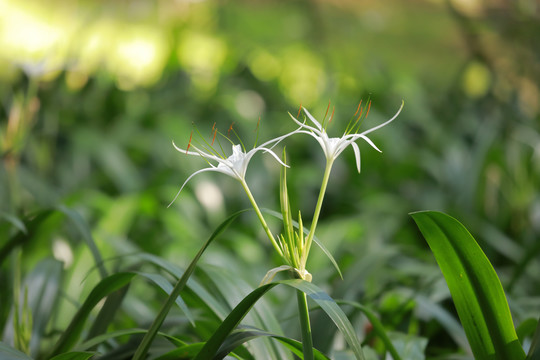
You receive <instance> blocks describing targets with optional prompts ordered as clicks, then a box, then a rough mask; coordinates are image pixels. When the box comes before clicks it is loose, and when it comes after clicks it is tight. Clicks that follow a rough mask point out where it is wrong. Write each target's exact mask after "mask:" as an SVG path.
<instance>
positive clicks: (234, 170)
mask: <svg viewBox="0 0 540 360" xmlns="http://www.w3.org/2000/svg"><path fill="white" fill-rule="evenodd" d="M299 130H300V129H297V130H295V131H292V132H290V133H288V134H285V135H282V136H279V137H277V138H274V139H272V140H269V141H267V142H265V143H264V144H262V145H260V146H257V147H254V148H253V149H251V150H249V151H247V152H246V151H245V149H244V148H243V145H241V144H233V145H232V154H231V155H230V156H228V157H225V156H224V155H221V154H220V153H219V152H218V151H216V150H215V149H213V148H212V146H211V145H210V144H208V143H207V144H206V146H204V148H205V150H207V151H203V150H202V149H200V148H198V147H197V146H195V145H193V144H192V143H191V138H190V143H189V145H188V147H187V149H181V148H179V147H178V146H177V145H176V144H175V143H174V141H173V146H174V148H175V149H176V150H178V151H179V152H182V153H185V154H187V155H193V156H199V157H202V158H203V159H204V160H205V161H206V162H207V163H208V165H210V167H207V168H204V169H201V170H197V171H195V172H194V173H193V174H191V175H190V176H189V177H188V178H187V179H186V181H184V183H183V184H182V187H181V188H180V190H179V191H178V193H177V194H176V196H175V197H174V199H173V201H171V203H170V204H169V206H171V205H172V203H173V202H174V201H175V200H176V199H177V198H178V196H179V195H180V193H181V192H182V190H183V189H184V187H185V186H186V184H187V183H188V182H189V180H191V178H193V177H194V176H195V175H197V174H200V173H203V172H208V171H214V172H220V173H222V174H225V175H229V176H230V177H232V178H234V179H236V180H238V181H240V182H241V183H242V185H243V186H244V188H245V187H246V185H247V184H246V181H245V177H246V171H247V167H248V165H249V162H250V160H251V158H252V157H253V155H255V154H256V153H257V152H259V151H262V152H264V153H269V154H270V155H272V156H273V157H274V158H275V159H276V160H277V161H278V162H279V163H280V164H281V165H283V166H287V167H288V165H287V164H285V163H284V162H283V161H281V159H280V158H279V157H278V156H277V155H276V154H275V153H274V152H273V151H272V148H274V147H275V146H276V145H277V144H279V143H280V142H281V141H282V140H283V139H285V138H286V137H288V136H290V135H292V134H294V133H296V132H298V131H299ZM190 149H194V150H195V151H190ZM212 162H215V163H217V164H212Z"/></svg>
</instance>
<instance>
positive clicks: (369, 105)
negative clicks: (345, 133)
mask: <svg viewBox="0 0 540 360" xmlns="http://www.w3.org/2000/svg"><path fill="white" fill-rule="evenodd" d="M369 109H371V100H369V104H368V107H367V112H366V116H365V118H367V116H368V114H369ZM365 118H364V119H365Z"/></svg>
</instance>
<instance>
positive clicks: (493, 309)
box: [411, 211, 525, 360]
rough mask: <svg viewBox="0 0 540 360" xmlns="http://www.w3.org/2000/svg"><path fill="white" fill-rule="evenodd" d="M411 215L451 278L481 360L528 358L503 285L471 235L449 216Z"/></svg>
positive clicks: (454, 295)
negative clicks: (516, 330)
mask: <svg viewBox="0 0 540 360" xmlns="http://www.w3.org/2000/svg"><path fill="white" fill-rule="evenodd" d="M411 216H412V217H413V219H414V221H415V222H416V224H417V225H418V227H419V229H420V231H421V232H422V234H423V235H424V237H425V238H426V240H427V242H428V244H429V247H430V248H431V250H432V251H433V254H434V255H435V259H436V260H437V263H438V264H439V267H440V268H441V271H442V273H443V275H444V277H445V279H446V282H447V284H448V288H449V289H450V293H451V294H452V298H453V300H454V304H455V306H456V309H457V312H458V315H459V318H460V320H461V323H462V325H463V328H464V330H465V333H466V334H467V338H468V339H469V343H470V344H471V349H472V351H473V354H474V356H475V358H476V359H477V360H483V359H489V360H492V359H497V360H498V359H500V360H509V359H512V360H519V359H525V352H524V351H523V349H522V347H521V344H520V343H519V340H518V338H517V335H516V332H515V329H514V324H513V322H512V316H511V314H510V309H509V307H508V303H507V301H506V296H505V295H504V291H503V288H502V285H501V282H500V280H499V278H498V277H497V274H496V273H495V270H494V269H493V267H492V266H491V264H490V262H489V260H488V259H487V257H486V255H485V254H484V253H483V252H482V250H481V249H480V247H479V246H478V244H477V243H476V241H475V240H474V238H473V237H472V236H471V234H470V233H469V232H468V231H467V229H466V228H465V227H464V226H463V225H461V224H460V223H459V222H458V221H457V220H456V219H454V218H452V217H450V216H448V215H446V214H444V213H440V212H434V211H423V212H417V213H412V214H411Z"/></svg>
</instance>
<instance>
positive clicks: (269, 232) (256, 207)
mask: <svg viewBox="0 0 540 360" xmlns="http://www.w3.org/2000/svg"><path fill="white" fill-rule="evenodd" d="M240 182H241V183H242V186H243V187H244V190H245V192H246V194H247V196H248V198H249V201H250V202H251V205H252V206H253V209H255V213H257V217H258V218H259V220H260V222H261V225H262V227H263V229H264V231H265V232H266V235H267V236H268V238H269V239H270V241H271V242H272V245H273V246H274V248H275V249H276V251H277V252H278V254H279V256H281V257H283V252H282V251H281V248H280V247H279V245H278V243H277V242H276V239H274V235H272V232H271V231H270V228H269V227H268V224H267V223H266V221H265V220H264V217H263V214H262V213H261V210H260V209H259V206H258V205H257V202H256V201H255V198H254V197H253V194H252V193H251V191H250V190H249V187H248V185H247V183H246V182H245V181H242V180H241V181H240Z"/></svg>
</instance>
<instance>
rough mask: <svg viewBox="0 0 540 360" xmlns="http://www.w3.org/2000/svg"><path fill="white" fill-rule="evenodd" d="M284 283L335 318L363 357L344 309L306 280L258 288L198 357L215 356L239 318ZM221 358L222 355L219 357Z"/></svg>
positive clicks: (211, 357)
mask: <svg viewBox="0 0 540 360" xmlns="http://www.w3.org/2000/svg"><path fill="white" fill-rule="evenodd" d="M279 284H283V285H287V286H291V287H293V288H295V289H297V290H300V291H303V292H304V293H306V294H307V295H308V296H309V297H310V298H311V299H312V300H314V301H315V302H316V303H317V304H318V305H319V306H320V307H321V308H322V309H323V310H324V311H325V312H326V314H327V315H328V316H329V317H330V319H332V321H333V322H334V323H335V324H336V326H337V327H338V329H339V330H340V331H341V333H342V334H343V336H344V338H345V340H346V341H347V343H348V344H349V346H350V347H351V349H352V350H353V352H354V354H355V356H356V358H357V359H359V360H363V359H364V355H363V352H362V347H361V346H360V342H359V341H358V338H357V337H356V333H355V331H354V328H353V326H352V325H351V323H350V321H349V319H347V316H346V315H345V313H344V312H343V311H342V310H341V308H340V307H339V306H338V305H337V304H336V302H335V301H334V300H332V298H331V297H330V296H329V295H328V294H327V293H325V292H324V291H323V290H322V289H320V288H318V287H317V286H315V285H313V284H311V283H309V282H307V281H304V280H299V279H295V280H282V281H278V282H274V283H270V284H266V285H263V286H260V287H258V288H257V289H255V290H253V291H252V292H251V293H250V294H248V295H247V296H246V297H245V298H244V299H243V300H242V301H241V302H240V303H239V304H238V305H237V306H236V307H235V308H234V309H233V310H232V311H231V313H230V314H229V316H227V318H226V319H225V320H224V321H223V323H222V324H221V325H220V327H219V328H218V329H217V330H216V331H215V332H214V334H213V335H212V337H211V338H210V339H209V340H208V341H207V342H206V344H205V345H204V347H203V348H202V349H201V351H200V352H199V354H197V357H196V358H195V360H206V359H213V358H214V356H215V355H216V354H217V352H218V351H219V348H220V347H221V345H222V344H223V342H224V341H225V339H226V338H227V337H228V336H229V334H230V333H231V332H232V331H233V330H234V329H235V328H236V327H237V326H238V325H239V324H240V321H242V319H243V318H244V317H245V316H246V314H247V313H248V312H249V311H250V310H251V308H252V307H253V306H254V305H255V303H256V302H257V301H258V300H259V299H260V298H261V297H262V296H263V295H264V294H266V293H267V292H268V291H269V290H270V289H272V288H273V287H274V286H276V285H279ZM216 359H219V358H216Z"/></svg>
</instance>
